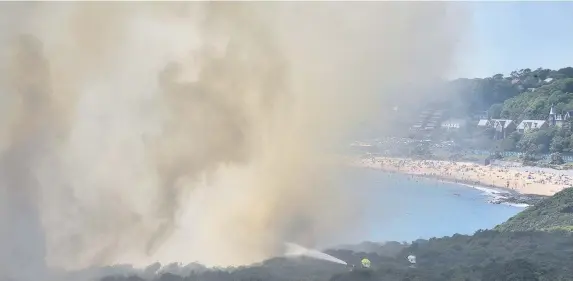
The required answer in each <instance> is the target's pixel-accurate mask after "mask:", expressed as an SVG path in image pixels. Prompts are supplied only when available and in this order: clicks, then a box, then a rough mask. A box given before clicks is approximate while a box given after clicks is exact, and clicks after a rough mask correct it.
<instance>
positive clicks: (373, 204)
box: [345, 168, 526, 243]
mask: <svg viewBox="0 0 573 281" xmlns="http://www.w3.org/2000/svg"><path fill="white" fill-rule="evenodd" d="M345 178H346V179H347V180H348V184H351V185H352V188H353V189H354V190H355V192H360V193H362V194H363V195H365V196H363V198H368V199H367V201H366V202H364V203H363V204H362V205H361V208H362V209H363V212H362V213H363V220H362V222H363V223H362V224H361V226H360V235H359V236H360V237H356V238H351V239H350V240H353V241H347V242H348V243H360V242H362V241H373V242H384V241H399V242H411V241H414V240H417V239H429V238H432V237H443V236H452V235H454V234H456V233H458V234H473V233H475V232H476V231H477V230H480V229H491V228H493V227H495V226H496V225H497V224H500V223H502V222H504V221H506V220H507V219H509V218H510V217H512V216H514V215H516V214H517V213H519V212H521V211H523V210H524V209H525V208H526V206H519V205H508V204H492V203H489V201H490V200H491V199H492V198H493V197H495V196H496V191H495V190H493V189H489V188H484V187H472V186H468V185H463V184H457V183H451V182H443V181H438V180H434V179H425V178H420V177H412V176H409V175H404V174H396V173H387V172H383V171H380V170H375V169H368V168H349V170H348V174H347V175H346V176H345Z"/></svg>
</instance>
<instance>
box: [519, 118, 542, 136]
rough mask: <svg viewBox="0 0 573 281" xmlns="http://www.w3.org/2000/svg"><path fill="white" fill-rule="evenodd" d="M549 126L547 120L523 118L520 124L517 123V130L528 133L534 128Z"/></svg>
mask: <svg viewBox="0 0 573 281" xmlns="http://www.w3.org/2000/svg"><path fill="white" fill-rule="evenodd" d="M547 127H549V124H548V122H547V121H546V120H523V121H521V123H519V125H517V128H516V129H517V131H518V132H519V133H521V134H523V133H526V132H527V131H529V130H533V129H545V128H547Z"/></svg>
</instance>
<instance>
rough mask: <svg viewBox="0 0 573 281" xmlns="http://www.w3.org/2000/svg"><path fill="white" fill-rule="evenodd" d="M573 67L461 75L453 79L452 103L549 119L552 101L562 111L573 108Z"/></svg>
mask: <svg viewBox="0 0 573 281" xmlns="http://www.w3.org/2000/svg"><path fill="white" fill-rule="evenodd" d="M572 79H573V67H565V68H562V69H559V70H551V69H544V68H538V69H535V70H531V69H529V68H526V69H521V70H518V71H513V72H512V73H511V74H510V75H509V76H504V75H503V74H496V75H493V76H491V77H486V78H474V79H468V78H461V79H456V80H454V81H452V82H451V83H450V85H449V88H450V89H449V91H450V92H452V93H454V96H453V97H452V102H453V103H452V104H451V105H453V106H456V107H463V108H461V110H462V111H461V112H474V111H480V110H489V111H490V113H491V114H492V117H493V118H500V117H501V118H508V119H538V118H540V117H543V118H545V117H546V116H547V113H548V112H549V108H550V106H551V105H552V104H554V105H555V107H556V108H557V109H558V110H573V103H572V101H573V100H572V99H571V97H568V96H567V95H566V94H567V93H573V80H572Z"/></svg>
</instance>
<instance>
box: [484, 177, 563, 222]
mask: <svg viewBox="0 0 573 281" xmlns="http://www.w3.org/2000/svg"><path fill="white" fill-rule="evenodd" d="M495 230H497V231H555V230H566V231H573V188H567V189H564V190H562V191H560V192H558V193H556V194H555V195H554V196H552V197H550V198H547V199H545V200H543V201H541V202H540V203H538V204H537V205H535V206H533V207H530V208H528V209H526V210H524V211H523V212H521V213H519V214H517V215H516V216H514V217H512V218H510V219H509V220H507V221H506V222H504V223H502V224H500V225H498V226H496V227H495Z"/></svg>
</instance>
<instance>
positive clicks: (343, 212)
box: [0, 2, 463, 280]
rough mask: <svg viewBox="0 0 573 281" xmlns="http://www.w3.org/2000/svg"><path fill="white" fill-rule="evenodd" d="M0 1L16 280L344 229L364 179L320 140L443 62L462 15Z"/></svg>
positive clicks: (5, 270) (340, 233)
mask: <svg viewBox="0 0 573 281" xmlns="http://www.w3.org/2000/svg"><path fill="white" fill-rule="evenodd" d="M0 5H1V6H2V7H1V8H0V13H1V15H0V18H2V20H3V21H5V24H3V25H2V28H1V29H0V44H1V45H0V48H1V51H2V57H1V58H0V59H1V60H2V62H1V63H0V65H2V67H3V69H2V70H1V71H2V75H1V76H2V77H1V79H0V81H1V82H0V95H1V96H0V98H1V100H0V101H1V102H0V103H1V104H2V111H1V112H2V116H1V118H0V119H1V121H0V126H1V127H0V136H1V139H0V148H1V152H0V153H1V154H0V156H1V158H0V174H1V176H0V192H1V194H2V196H0V200H1V204H0V206H2V207H1V208H2V209H1V212H0V217H1V221H0V228H1V230H2V234H1V236H0V238H1V239H2V240H1V241H0V248H2V249H7V247H10V248H11V249H12V250H11V251H10V252H8V251H4V252H3V253H2V256H1V257H0V258H1V259H0V262H1V268H0V272H2V274H4V275H6V277H7V278H8V277H9V278H20V279H16V280H30V278H31V277H29V276H19V275H18V273H17V272H26V273H28V274H32V275H33V274H41V272H43V270H44V269H45V268H46V267H50V268H54V267H62V268H68V269H73V268H83V267H87V266H97V265H106V264H113V263H118V262H127V263H134V264H138V265H145V264H150V263H152V262H155V261H157V260H160V261H162V262H174V261H179V262H192V261H196V260H197V261H201V262H202V263H205V264H207V265H238V264H248V263H252V262H257V261H260V260H263V259H265V258H269V257H272V256H275V255H277V254H281V253H282V252H283V251H284V249H283V243H284V242H285V241H293V242H295V243H300V244H302V245H305V246H308V247H313V246H317V245H321V244H327V243H336V242H340V241H343V239H344V237H345V235H348V233H349V232H348V231H349V229H352V226H353V225H355V224H358V223H359V222H360V219H359V218H360V208H359V206H360V196H363V195H360V194H353V193H352V191H351V190H349V189H347V188H344V187H343V186H341V183H340V181H338V178H337V175H338V174H339V173H338V171H337V170H338V167H337V166H336V165H334V164H333V163H332V161H331V157H330V156H331V155H330V154H331V151H332V149H333V148H335V147H337V146H338V145H340V143H342V141H343V140H344V138H345V137H347V136H348V133H349V132H350V131H351V129H352V127H353V126H354V125H355V124H356V123H357V122H359V121H361V120H364V119H366V118H369V117H372V116H373V114H374V113H375V110H376V109H377V108H378V107H379V106H380V104H382V103H384V102H389V101H390V100H392V101H395V100H410V99H411V100H415V99H416V98H420V96H419V95H416V94H408V93H406V92H400V89H401V88H402V87H404V86H405V85H408V84H412V83H415V84H416V86H417V87H418V88H421V87H425V86H428V85H429V84H430V82H431V81H436V78H439V77H442V76H444V75H446V74H447V72H448V71H449V69H450V66H451V65H452V57H453V54H454V50H455V46H456V42H457V41H458V39H459V36H458V35H459V34H460V31H461V27H463V23H462V22H460V21H459V19H460V18H461V16H460V15H461V14H460V13H459V12H460V10H459V9H458V7H452V6H451V4H449V3H353V2H347V3H295V2H293V3H274V2H273V3H258V2H257V3H254V2H253V3H218V2H215V3H2V4H0ZM416 73H423V74H424V75H416ZM428 73H432V74H433V75H427V74H428ZM410 77H425V78H421V79H420V80H417V81H411V80H410ZM389 93H393V96H392V95H391V94H389ZM395 93H400V94H399V95H395ZM24 261H26V262H24ZM29 261H32V262H29Z"/></svg>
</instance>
